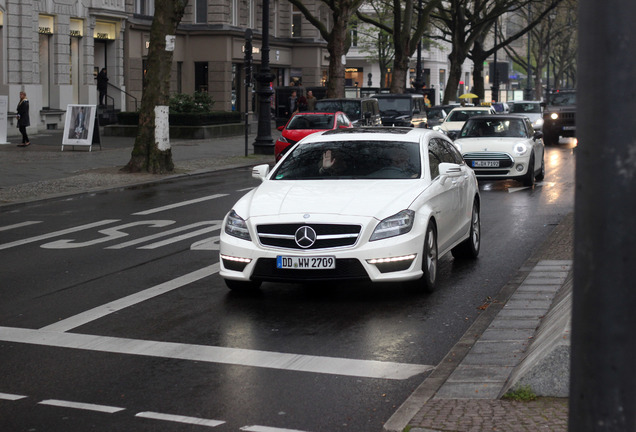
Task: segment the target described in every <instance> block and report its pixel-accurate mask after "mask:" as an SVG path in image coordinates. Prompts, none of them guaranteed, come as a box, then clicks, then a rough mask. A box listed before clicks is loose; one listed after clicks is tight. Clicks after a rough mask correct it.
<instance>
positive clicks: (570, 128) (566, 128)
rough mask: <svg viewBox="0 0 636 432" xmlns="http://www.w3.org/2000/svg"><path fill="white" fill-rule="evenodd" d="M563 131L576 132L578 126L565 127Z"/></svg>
mask: <svg viewBox="0 0 636 432" xmlns="http://www.w3.org/2000/svg"><path fill="white" fill-rule="evenodd" d="M563 130H576V126H563Z"/></svg>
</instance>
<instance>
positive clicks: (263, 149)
mask: <svg viewBox="0 0 636 432" xmlns="http://www.w3.org/2000/svg"><path fill="white" fill-rule="evenodd" d="M256 79H257V81H258V90H257V91H256V94H257V95H258V133H257V135H256V140H255V141H254V153H255V154H266V155H269V154H272V155H273V154H274V140H273V139H272V121H271V108H270V107H271V99H272V95H273V94H274V91H273V90H272V89H271V87H270V84H271V82H272V81H273V80H274V75H273V74H272V73H271V70H270V68H269V0H263V43H262V47H261V69H260V71H259V73H258V75H257V76H256Z"/></svg>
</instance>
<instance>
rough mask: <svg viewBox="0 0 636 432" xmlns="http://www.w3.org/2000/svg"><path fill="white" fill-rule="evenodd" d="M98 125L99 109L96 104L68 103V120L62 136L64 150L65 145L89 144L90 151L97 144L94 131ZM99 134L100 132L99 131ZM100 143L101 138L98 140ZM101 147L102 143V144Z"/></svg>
mask: <svg viewBox="0 0 636 432" xmlns="http://www.w3.org/2000/svg"><path fill="white" fill-rule="evenodd" d="M96 127H97V128H98V127H99V126H98V125H97V109H96V106H95V105H68V106H67V107H66V122H65V123H64V135H63V137H62V151H64V146H65V145H71V146H88V149H89V151H90V150H91V149H92V146H93V144H95V143H96V142H95V139H94V135H95V134H94V131H95V128H96ZM98 135H99V133H98ZM97 143H99V139H98V140H97ZM100 148H101V144H100Z"/></svg>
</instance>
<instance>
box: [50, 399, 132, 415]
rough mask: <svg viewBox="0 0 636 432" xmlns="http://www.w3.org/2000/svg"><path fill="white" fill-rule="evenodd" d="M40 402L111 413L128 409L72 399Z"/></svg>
mask: <svg viewBox="0 0 636 432" xmlns="http://www.w3.org/2000/svg"><path fill="white" fill-rule="evenodd" d="M38 403H39V404H40V405H50V406H56V407H63V408H74V409H81V410H87V411H98V412H105V413H109V414H113V413H116V412H119V411H124V410H125V409H126V408H120V407H114V406H108V405H96V404H89V403H82V402H70V401H63V400H58V399H47V400H43V401H42V402H38Z"/></svg>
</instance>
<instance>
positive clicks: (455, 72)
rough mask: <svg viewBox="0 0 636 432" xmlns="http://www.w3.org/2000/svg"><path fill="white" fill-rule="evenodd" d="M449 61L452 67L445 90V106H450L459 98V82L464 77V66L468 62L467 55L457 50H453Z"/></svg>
mask: <svg viewBox="0 0 636 432" xmlns="http://www.w3.org/2000/svg"><path fill="white" fill-rule="evenodd" d="M448 59H449V60H450V67H449V71H448V82H447V83H446V89H445V90H444V101H443V105H448V103H449V102H450V101H451V100H453V101H454V100H455V99H456V98H457V89H458V88H459V81H460V80H461V76H462V64H463V63H464V60H466V54H462V53H461V52H458V50H457V49H456V48H453V50H452V51H451V53H450V54H449V55H448ZM451 98H452V99H451Z"/></svg>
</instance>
